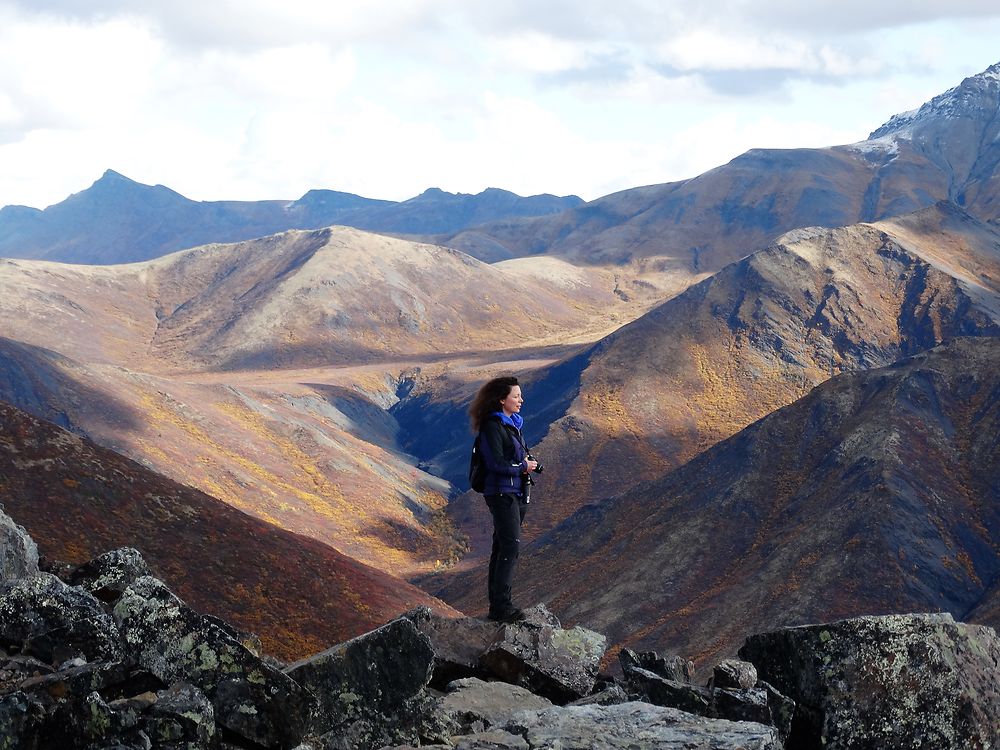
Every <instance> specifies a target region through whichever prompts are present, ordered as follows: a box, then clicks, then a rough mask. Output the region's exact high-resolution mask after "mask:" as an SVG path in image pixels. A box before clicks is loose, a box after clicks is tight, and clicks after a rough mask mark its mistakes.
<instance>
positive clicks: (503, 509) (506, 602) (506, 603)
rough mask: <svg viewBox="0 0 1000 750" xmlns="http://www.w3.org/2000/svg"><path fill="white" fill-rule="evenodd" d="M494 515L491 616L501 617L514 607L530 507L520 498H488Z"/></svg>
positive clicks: (498, 496) (501, 496)
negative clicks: (514, 588) (516, 574)
mask: <svg viewBox="0 0 1000 750" xmlns="http://www.w3.org/2000/svg"><path fill="white" fill-rule="evenodd" d="M486 504H487V505H488V506H489V509H490V513H491V514H492V515H493V551H492V553H491V554H490V574H489V596H490V613H492V614H498V615H502V614H503V613H504V611H506V610H508V609H510V608H511V607H513V606H514V604H513V601H512V599H511V591H510V589H511V584H512V583H513V582H514V567H515V566H516V565H517V554H518V550H519V548H520V543H521V524H522V523H523V522H524V514H525V513H526V512H527V511H528V505H527V504H526V503H525V502H524V501H523V499H522V498H520V497H518V496H517V495H506V494H504V495H486Z"/></svg>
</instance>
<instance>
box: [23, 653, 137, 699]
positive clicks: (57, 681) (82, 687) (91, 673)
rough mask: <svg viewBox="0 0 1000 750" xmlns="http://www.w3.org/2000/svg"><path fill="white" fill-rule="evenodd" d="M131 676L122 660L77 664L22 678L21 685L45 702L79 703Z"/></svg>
mask: <svg viewBox="0 0 1000 750" xmlns="http://www.w3.org/2000/svg"><path fill="white" fill-rule="evenodd" d="M127 678H128V667H127V665H126V664H124V663H122V662H91V663H89V664H83V665H81V666H78V667H70V668H69V669H63V670H59V671H58V672H52V673H50V674H42V675H38V676H35V677H29V678H27V679H25V680H23V681H22V682H21V683H20V685H19V686H18V687H19V688H20V689H21V690H23V691H24V692H25V693H30V694H31V695H32V696H33V697H35V698H36V699H37V700H39V701H40V702H41V703H43V704H49V703H52V702H53V701H61V700H66V701H71V702H79V701H82V700H84V699H85V698H86V696H88V695H90V694H91V693H93V692H95V691H104V690H107V689H108V688H110V687H111V686H113V685H118V684H121V683H123V682H124V681H125V680H126V679H127Z"/></svg>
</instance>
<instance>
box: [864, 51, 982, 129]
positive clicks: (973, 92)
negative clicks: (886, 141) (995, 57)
mask: <svg viewBox="0 0 1000 750" xmlns="http://www.w3.org/2000/svg"><path fill="white" fill-rule="evenodd" d="M998 116H1000V62H998V63H996V64H995V65H991V66H990V67H988V68H987V69H986V70H984V71H983V72H982V73H979V74H978V75H974V76H970V77H969V78H966V79H965V80H964V81H962V82H961V83H960V84H959V85H958V86H955V87H954V88H952V89H948V90H947V91H945V92H944V93H943V94H938V95H937V96H935V97H934V98H933V99H931V100H930V101H929V102H926V103H924V104H923V105H922V106H921V107H919V108H918V109H913V110H910V111H909V112H901V113H899V114H896V115H893V116H892V117H890V118H889V119H888V120H887V121H886V122H885V123H884V124H883V125H882V126H881V127H880V128H878V129H876V130H874V131H872V133H871V135H869V136H868V140H870V141H874V140H878V139H880V138H885V137H886V136H896V137H900V138H905V139H910V138H912V137H913V134H914V131H915V130H916V129H918V128H920V127H921V126H922V125H925V124H929V123H933V122H938V121H941V120H950V119H957V118H976V119H997V117H998Z"/></svg>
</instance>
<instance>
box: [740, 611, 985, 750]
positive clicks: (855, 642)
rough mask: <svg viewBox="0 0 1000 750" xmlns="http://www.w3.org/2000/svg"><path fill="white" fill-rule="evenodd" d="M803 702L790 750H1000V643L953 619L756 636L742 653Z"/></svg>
mask: <svg viewBox="0 0 1000 750" xmlns="http://www.w3.org/2000/svg"><path fill="white" fill-rule="evenodd" d="M740 657H741V658H743V659H745V660H746V661H750V662H752V663H753V664H754V665H755V666H756V668H757V671H758V673H759V674H760V676H761V678H762V679H764V680H766V681H767V682H769V683H770V684H772V685H774V687H776V688H777V689H778V690H779V691H780V692H782V693H784V694H785V695H788V696H789V697H790V698H792V699H794V700H795V701H796V702H797V703H798V707H797V709H796V712H795V717H794V721H793V724H792V732H791V735H790V737H789V740H788V744H789V747H825V748H831V749H836V748H869V747H870V748H904V747H907V748H909V747H921V748H934V749H935V750H966V749H968V748H988V747H998V746H1000V721H998V720H997V717H998V716H1000V638H998V637H997V634H996V632H995V631H994V630H993V629H992V628H988V627H985V626H981V625H967V624H963V623H956V622H955V621H954V620H953V619H952V618H951V616H950V615H947V614H931V615H889V616H885V617H861V618H857V619H852V620H843V621H841V622H836V623H832V624H827V625H809V626H804V627H797V628H786V629H783V630H778V631H774V632H770V633H762V634H760V635H754V636H751V637H750V638H748V639H747V641H746V644H745V645H744V646H743V648H741V649H740Z"/></svg>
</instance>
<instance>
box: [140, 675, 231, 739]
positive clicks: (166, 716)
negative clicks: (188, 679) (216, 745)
mask: <svg viewBox="0 0 1000 750" xmlns="http://www.w3.org/2000/svg"><path fill="white" fill-rule="evenodd" d="M145 727H146V734H147V735H148V736H149V738H150V740H152V742H153V745H154V747H155V746H160V745H163V744H166V743H178V744H179V745H180V744H183V746H184V747H188V748H192V747H196V748H201V747H204V748H210V747H212V746H213V742H214V740H215V715H214V710H213V709H212V702H211V701H210V700H209V699H208V697H207V696H206V695H205V694H204V693H203V692H202V691H200V690H199V689H198V688H196V687H194V686H193V685H186V684H184V683H178V684H176V685H173V686H171V687H170V689H169V690H165V691H163V692H161V693H159V694H157V695H156V702H155V703H153V705H152V707H151V710H150V715H149V717H148V718H147V719H146V722H145Z"/></svg>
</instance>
